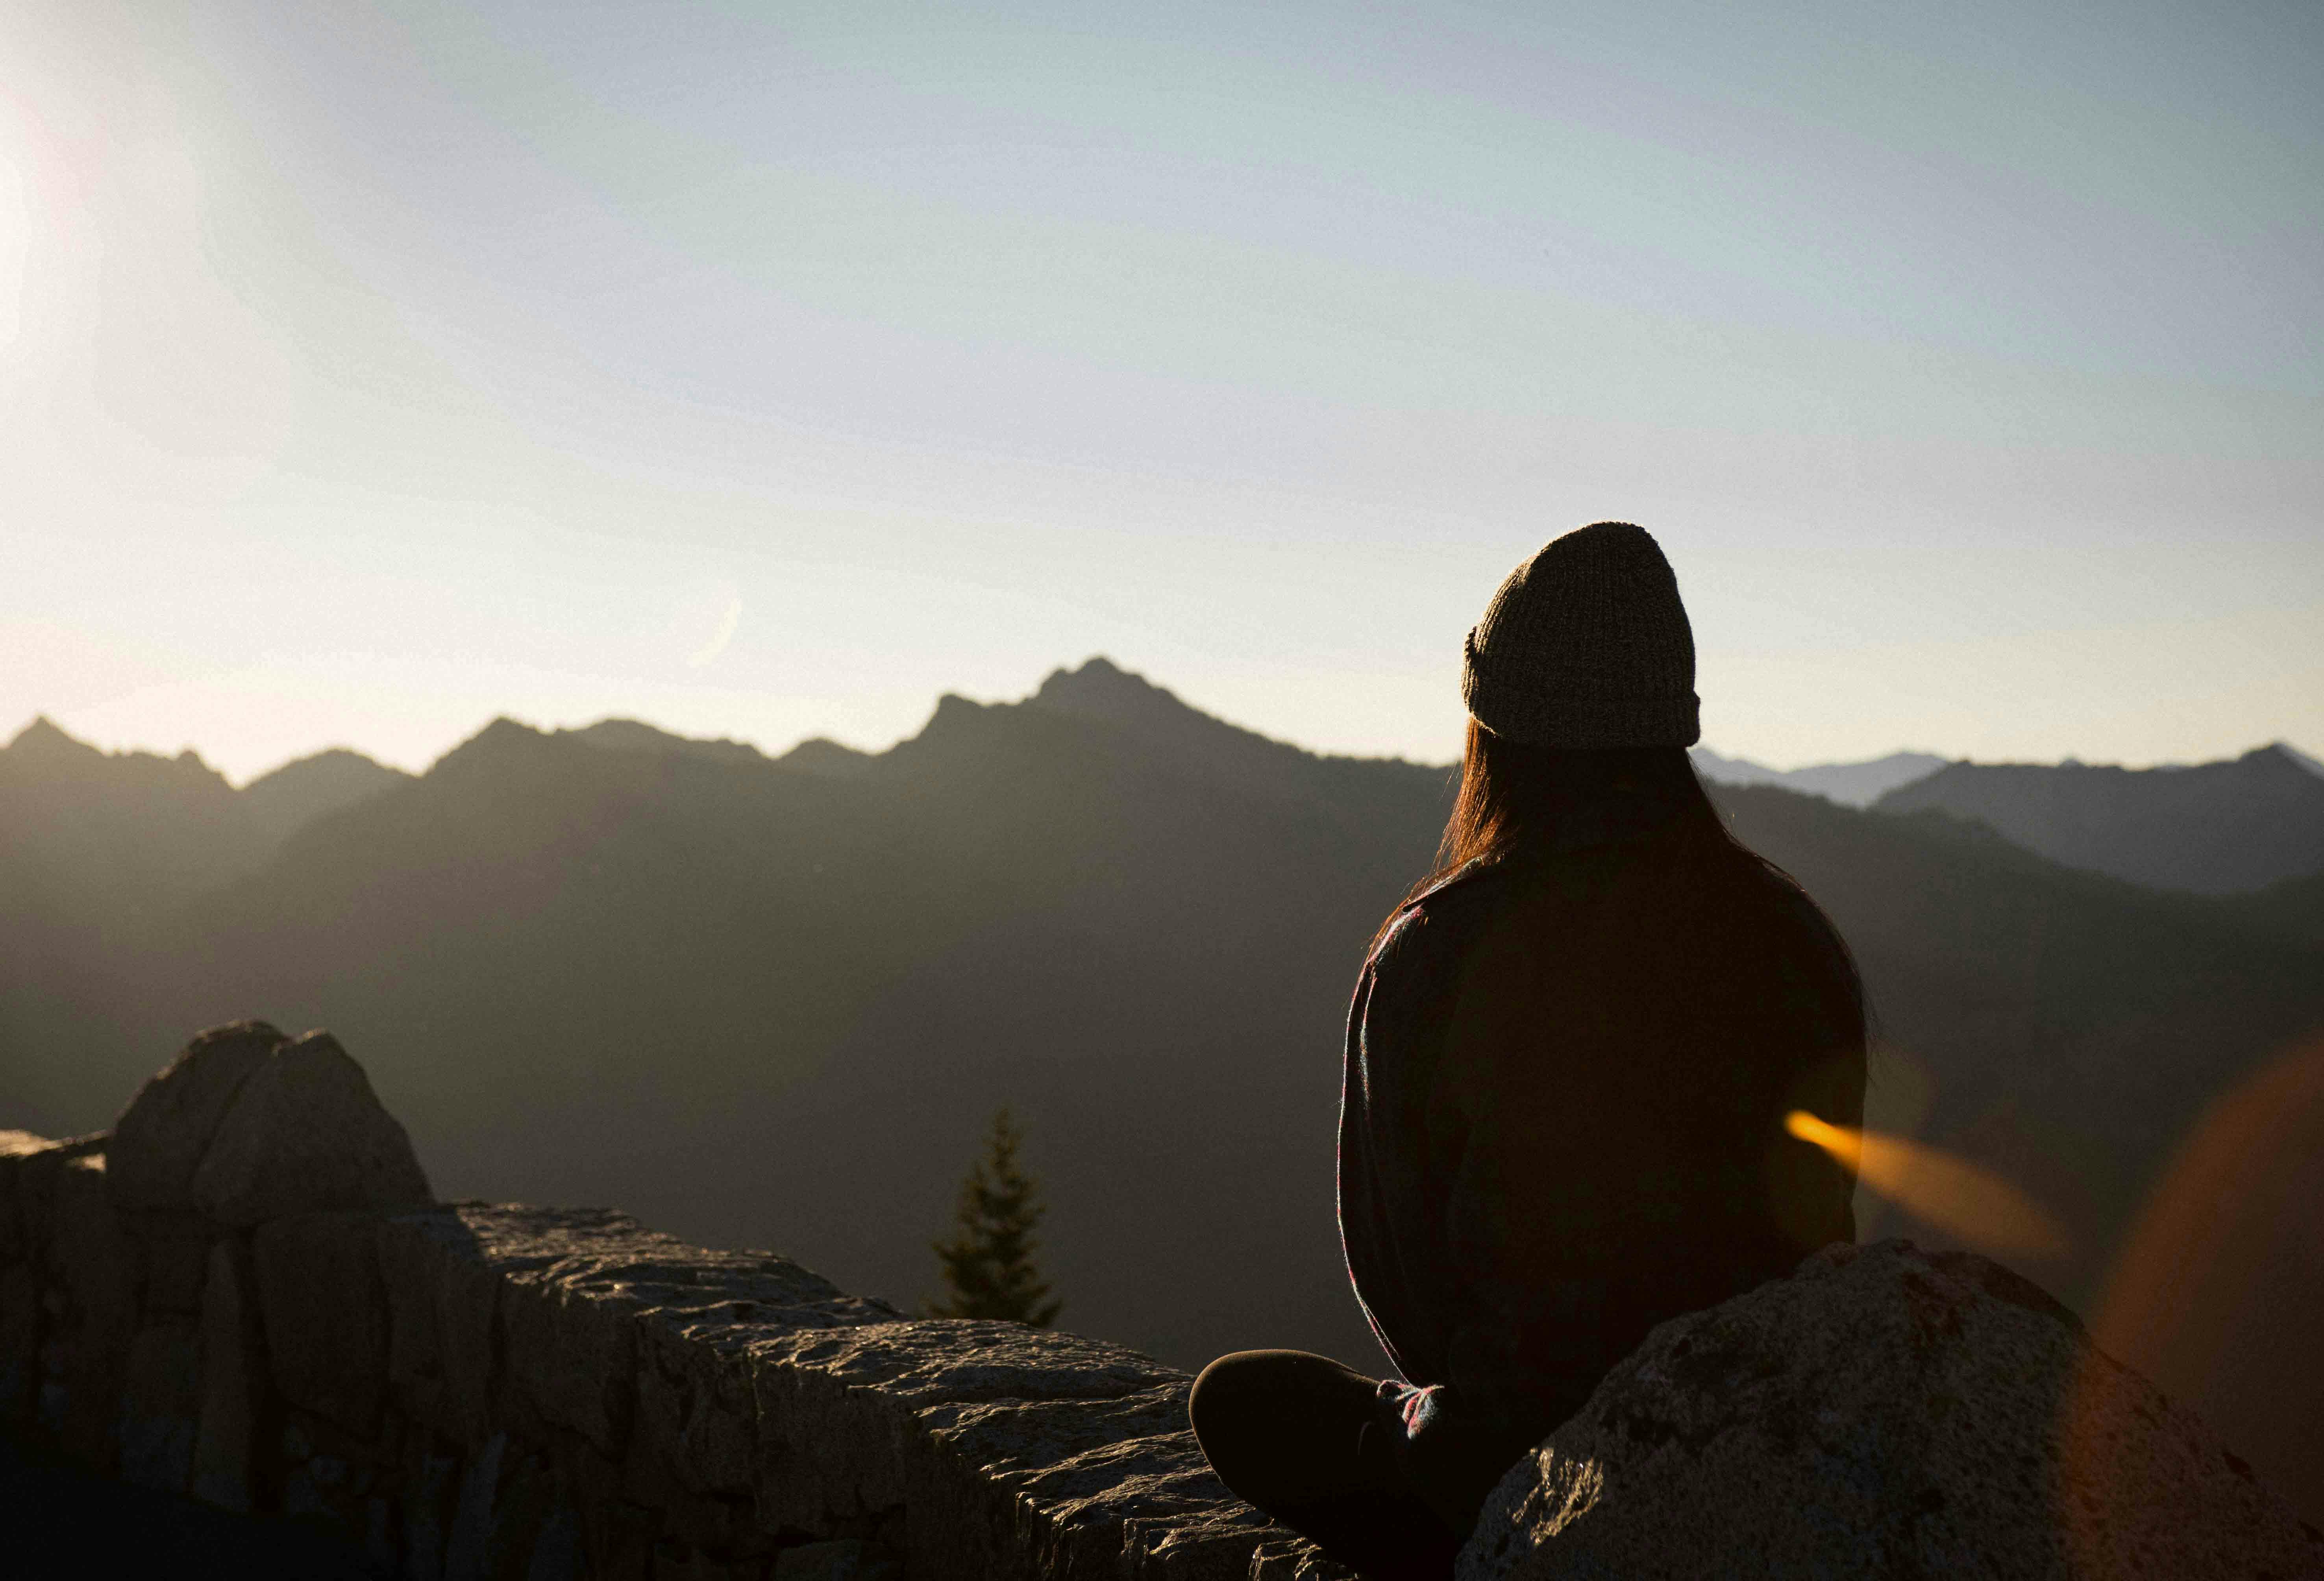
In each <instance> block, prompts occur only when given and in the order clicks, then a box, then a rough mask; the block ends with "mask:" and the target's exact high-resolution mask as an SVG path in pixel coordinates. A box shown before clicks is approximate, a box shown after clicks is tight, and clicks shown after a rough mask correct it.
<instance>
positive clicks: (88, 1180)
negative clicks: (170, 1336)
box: [50, 1151, 136, 1472]
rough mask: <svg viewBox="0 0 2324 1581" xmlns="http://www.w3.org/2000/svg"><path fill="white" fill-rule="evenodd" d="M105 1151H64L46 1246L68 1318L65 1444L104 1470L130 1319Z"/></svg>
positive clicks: (130, 1282)
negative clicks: (51, 1231)
mask: <svg viewBox="0 0 2324 1581" xmlns="http://www.w3.org/2000/svg"><path fill="white" fill-rule="evenodd" d="M105 1174H106V1171H105V1154H103V1153H102V1152H94V1151H92V1152H86V1153H83V1154H81V1155H79V1156H78V1157H76V1158H71V1159H68V1160H65V1161H64V1164H63V1167H62V1168H61V1169H60V1170H58V1172H57V1175H56V1183H55V1197H54V1204H55V1206H54V1208H53V1212H54V1214H55V1216H56V1220H55V1222H56V1231H55V1236H54V1238H53V1240H51V1243H50V1254H51V1258H52V1259H53V1260H54V1262H55V1263H56V1266H57V1269H58V1271H59V1272H60V1274H61V1275H62V1283H63V1285H64V1290H65V1293H66V1296H67V1297H68V1299H69V1316H70V1318H72V1319H74V1321H73V1322H72V1323H71V1326H70V1327H69V1328H68V1329H67V1330H66V1337H65V1344H64V1376H63V1380H62V1383H63V1388H64V1391H65V1394H64V1399H65V1409H64V1412H63V1415H62V1418H61V1419H60V1423H59V1426H58V1431H59V1434H60V1437H61V1438H62V1439H63V1443H64V1449H65V1452H66V1453H67V1454H68V1455H69V1456H72V1457H73V1458H74V1459H76V1460H78V1461H79V1462H80V1463H81V1464H82V1465H87V1466H89V1467H92V1468H94V1469H97V1470H102V1471H106V1472H110V1471H112V1470H113V1469H115V1465H116V1464H117V1461H116V1456H117V1455H118V1452H119V1448H120V1442H119V1436H118V1433H119V1427H120V1389H121V1374H122V1364H123V1363H124V1359H125V1357H126V1353H127V1351H128V1348H129V1338H130V1334H131V1332H132V1329H133V1327H134V1324H135V1319H136V1281H135V1280H134V1277H133V1275H134V1263H133V1262H132V1259H131V1256H130V1249H129V1246H128V1244H127V1241H126V1239H125V1238H124V1235H123V1234H122V1230H121V1216H120V1215H119V1214H118V1213H116V1212H115V1211H114V1207H113V1202H112V1199H111V1197H110V1196H109V1195H108V1193H107V1192H106V1181H105Z"/></svg>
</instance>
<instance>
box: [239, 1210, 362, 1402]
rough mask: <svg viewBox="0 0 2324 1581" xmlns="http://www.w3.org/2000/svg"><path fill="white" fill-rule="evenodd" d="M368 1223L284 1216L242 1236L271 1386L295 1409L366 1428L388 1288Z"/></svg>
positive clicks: (353, 1218)
mask: <svg viewBox="0 0 2324 1581" xmlns="http://www.w3.org/2000/svg"><path fill="white" fill-rule="evenodd" d="M376 1234H377V1230H376V1222H375V1221H374V1220H373V1219H370V1218H368V1217H365V1216H362V1215H357V1214H340V1213H311V1214H292V1215H291V1216H288V1217H285V1218H278V1219H274V1220H272V1221H271V1222H270V1223H268V1224H265V1225H261V1226H260V1227H259V1229H258V1232H257V1233H256V1234H254V1235H253V1236H252V1237H251V1240H250V1253H251V1266H252V1270H253V1272H254V1275H255V1276H256V1280H257V1285H258V1308H259V1312H260V1315H261V1317H262V1318H263V1329H264V1333H265V1336H266V1357H267V1364H268V1367H269V1369H270V1370H271V1372H272V1374H273V1378H274V1385H275V1387H276V1388H278V1389H280V1390H281V1391H282V1397H283V1398H284V1399H285V1400H288V1401H290V1402H291V1404H293V1405H296V1406H298V1407H300V1408H301V1409H302V1410H311V1411H313V1412H315V1413H316V1414H317V1415H318V1416H323V1417H327V1418H329V1419H331V1420H332V1421H335V1422H337V1423H338V1424H339V1425H340V1426H341V1427H343V1428H346V1429H347V1430H348V1431H350V1432H354V1433H361V1434H369V1433H370V1432H371V1431H372V1430H373V1429H374V1428H376V1427H377V1426H378V1422H379V1407H380V1400H381V1397H382V1396H383V1394H384V1393H385V1391H386V1389H387V1320H388V1315H387V1291H386V1290H385V1288H384V1287H383V1285H382V1284H381V1282H380V1276H379V1255H378V1250H377V1245H376Z"/></svg>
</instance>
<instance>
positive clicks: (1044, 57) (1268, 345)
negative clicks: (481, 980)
mask: <svg viewBox="0 0 2324 1581" xmlns="http://www.w3.org/2000/svg"><path fill="white" fill-rule="evenodd" d="M0 45H5V48H6V49H7V51H8V58H9V60H10V62H11V68H12V69H11V72H10V81H9V84H8V87H7V88H6V90H5V95H0V344H5V346H6V347H7V356H5V358H0V423H5V429H0V431H5V432H7V433H9V434H10V435H11V437H12V439H13V440H14V447H13V450H12V454H11V457H10V463H11V464H10V465H9V466H8V467H5V468H0V522H5V523H6V525H5V527H0V567H5V574H0V653H5V657H6V660H7V661H6V662H5V663H0V721H17V722H22V721H27V720H29V719H30V718H31V717H33V716H34V715H35V714H40V713H45V714H47V715H49V716H51V717H53V718H55V719H56V720H57V722H58V723H59V724H60V726H62V727H63V728H65V729H67V730H68V731H69V732H71V733H72V734H74V735H77V736H80V737H82V738H84V739H88V740H90V741H92V742H95V743H97V744H100V745H104V746H106V747H108V748H142V749H146V750H153V751H159V752H163V753H168V754H175V753H176V752H177V751H179V750H180V749H181V748H183V747H185V746H188V745H192V746H195V747H197V748H198V750H199V751H200V752H201V753H202V754H203V755H204V757H205V759H206V760H207V761H208V762H211V763H216V764H218V765H219V766H221V767H222V768H223V769H225V770H226V772H228V773H229V775H230V776H231V777H233V778H235V780H236V781H242V780H246V779H247V778H249V777H250V776H251V775H253V774H254V773H256V772H262V771H263V770H264V769H266V768H271V767H272V766H274V765H276V764H279V763H282V762H284V761H286V760H289V759H291V758H294V757H297V756H300V755H304V754H309V753H311V752H313V751H316V750H319V749H321V748H324V747H326V746H328V745H333V744H346V745H349V746H352V747H354V748H355V749H356V750H359V751H362V752H364V753H366V754H369V755H372V756H374V757H375V758H378V759H380V760H381V761H383V762H387V763H396V764H399V765H402V766H418V765H420V764H423V763H426V762H428V761H429V760H431V759H432V758H433V757H435V756H436V755H438V754H440V753H441V752H443V751H444V750H446V749H447V747H449V746H450V745H451V744H454V743H455V742H456V741H457V740H459V739H462V738H464V737H465V736H466V735H470V734H473V732H474V730H475V728H476V727H478V726H480V725H481V724H482V723H483V722H484V721H485V720H487V719H489V718H491V717H493V716H495V715H499V714H503V713H505V714H510V715H512V716H515V717H523V718H528V719H534V720H539V721H541V722H543V723H545V724H549V725H568V724H577V723H581V722H583V721H585V720H591V719H595V718H600V717H635V718H640V719H643V720H647V721H649V722H652V723H654V724H656V725H658V726H661V727H664V728H668V729H671V730H673V731H676V732H678V733H680V734H685V735H726V736H733V737H736V738H738V739H742V740H746V741H751V742H753V743H755V744H761V746H763V747H766V748H768V749H770V750H779V749H780V748H781V747H782V746H783V745H785V744H788V743H790V742H793V741H796V740H798V739H801V738H804V737H807V736H812V735H827V736H830V737H833V738H835V739H838V740H841V741H844V742H847V743H849V744H855V745H859V746H865V747H878V746H882V745H884V744H887V743H889V742H891V741H893V740H895V739H897V738H898V737H899V736H902V735H908V734H909V733H910V732H911V731H912V730H914V729H917V728H918V723H919V721H920V720H921V719H922V718H923V717H925V716H926V713H927V707H929V705H930V704H931V703H932V701H933V699H934V698H936V696H937V695H938V694H940V693H942V692H944V691H947V690H957V691H960V692H963V693H964V694H966V695H971V696H977V697H986V698H998V697H1016V696H1021V695H1023V694H1024V693H1026V692H1028V691H1029V690H1030V689H1032V687H1033V686H1034V685H1036V684H1037V682H1038V680H1039V679H1040V676H1041V675H1042V674H1043V673H1044V672H1046V670H1047V669H1048V668H1050V667H1051V666H1053V665H1055V664H1056V663H1058V662H1060V661H1063V660H1064V659H1065V656H1068V655H1074V654H1088V653H1093V652H1104V653H1108V654H1111V655H1112V656H1113V657H1114V658H1115V659H1116V660H1117V661H1119V662H1120V663H1122V664H1123V665H1124V666H1126V667H1128V668H1130V669H1132V670H1138V671H1139V672H1141V673H1145V674H1148V675H1151V676H1153V677H1155V678H1157V680H1161V681H1162V682H1163V683H1164V684H1167V685H1169V686H1170V687H1172V688H1173V689H1176V690H1179V691H1180V692H1181V695H1183V696H1185V697H1186V698H1188V699H1189V700H1190V701H1192V702H1194V703H1195V704H1196V705H1197V706H1199V707H1203V708H1204V709H1205V710H1206V711H1211V712H1214V713H1216V714H1218V715H1220V716H1221V717H1226V718H1229V719H1232V720H1234V721H1236V722H1237V723H1240V724H1243V725H1247V726H1250V727H1251V728H1254V729H1258V730H1260V731H1263V732H1265V733H1267V734H1269V735H1277V736H1278V737H1282V738H1285V739H1290V740H1296V741H1298V742H1300V743H1301V744H1306V745H1310V746H1313V747H1314V748H1316V749H1318V750H1323V751H1329V752H1338V753H1353V754H1382V755H1391V754H1394V755H1403V756H1406V757H1408V758H1413V759H1417V760H1421V761H1427V762H1443V761H1447V760H1449V759H1451V758H1452V757H1453V756H1454V755H1455V754H1457V750H1458V744H1459V739H1460V732H1461V729H1462V711H1461V706H1460V698H1459V688H1458V666H1459V655H1460V651H1461V638H1462V633H1463V632H1464V631H1465V630H1466V629H1467V627H1468V625H1469V624H1471V622H1472V621H1473V620H1474V619H1475V618H1476V616H1477V615H1478V614H1479V612H1480V610H1481V608H1482V606H1483V605H1484V602H1485V599H1486V598H1487V596H1489V593H1490V592H1491V590H1492V588H1493V587H1494V586H1495V584H1496V583H1497V582H1498V581H1499V579H1500V578H1501V577H1502V576H1503V575H1504V574H1505V573H1506V572H1507V571H1508V569H1509V568H1510V567H1511V566H1512V565H1514V564H1515V563H1517V561H1518V560H1519V559H1522V558H1523V557H1524V556H1525V555H1526V554H1527V553H1529V552H1530V551H1531V550H1533V549H1535V547H1537V546H1538V545H1539V544H1540V543H1541V542H1542V541H1545V540H1546V539H1547V538H1549V537H1552V536H1554V535H1555V534H1556V533H1558V532H1563V531H1566V530H1568V529H1570V528H1572V527H1573V526H1576V525H1579V524H1581V523H1582V522H1588V521H1591V520H1593V519H1598V518H1602V517H1618V518H1624V519H1629V520H1635V521H1637V522H1642V523H1643V524H1645V525H1646V526H1647V527H1648V528H1649V529H1650V530H1652V531H1653V532H1655V534H1656V535H1657V537H1658V538H1659V539H1660V540H1661V541H1662V542H1663V544H1664V545H1665V549H1666V550H1668V552H1669V554H1670V558H1671V559H1672V561H1673V563H1674V567H1675V568H1676V570H1677V573H1678V577H1679V581H1680V585H1681V587H1682V589H1683V593H1684V595H1685V597H1686V599H1687V602H1688V606H1689V607H1690V609H1691V611H1692V615H1693V619H1694V624H1695V630H1696V635H1697V641H1698V644H1699V647H1700V650H1701V681H1700V683H1699V687H1698V689H1699V690H1700V691H1701V695H1702V698H1703V701H1704V721H1703V722H1704V733H1705V739H1706V741H1707V742H1709V743H1710V744H1712V745H1714V746H1715V747H1716V748H1717V749H1718V750H1719V751H1720V752H1721V753H1722V754H1729V755H1733V756H1739V757H1746V758H1750V759H1753V760H1756V761H1758V762H1761V763H1769V764H1799V763H1812V762H1831V761H1843V762H1844V761H1851V760H1860V759H1865V758H1869V757H1874V756H1877V755H1880V754H1885V753H1886V752H1889V751H1892V750H1895V749H1896V748H1897V747H1899V746H1900V745H1902V744H1912V745H1914V746H1917V747H1919V748H1921V749H1924V750H1927V751H1931V752H1934V753H1938V754H1942V755H1945V756H1948V757H1956V758H1958V757H1973V758H1977V759H1979V760H1983V761H1994V760H2020V761H2037V762H2054V761H2057V760H2060V759H2062V758H2064V757H2068V756H2072V757H2075V758H2079V759H2080V760H2083V761H2086V762H2120V763H2129V764H2144V763H2163V762H2194V761H2201V760H2206V759H2214V758H2218V757H2222V756H2227V755H2231V754H2236V753H2239V752H2241V751H2244V750H2246V749H2247V748H2248V747H2250V746H2251V745H2254V744H2259V743H2263V742H2266V741H2273V740H2277V739H2284V740H2290V741H2292V742H2295V743H2301V744H2304V748H2303V749H2312V748H2316V747H2324V445H2319V437H2324V96H2319V95H2317V94H2316V93H2315V92H2314V91H2313V89H2314V84H2315V82H2316V80H2317V79H2318V78H2319V70H2320V69H2324V16H2319V14H2318V13H2316V12H2315V11H2314V9H2313V8H2301V7H2293V6H2282V5H2277V6H2268V5H2262V6H2256V7H2248V8H2244V9H2241V10H2238V11H2237V12H2236V13H2235V14H2232V15H2220V14H2197V13H2190V12H2187V11H2185V10H2184V9H2183V8H2176V7H2170V6H2165V5H2160V4H2152V3H2144V0H2142V3H2140V4H2134V5H2127V6H2116V7H2110V8H2107V10H2105V11H2104V12H2102V13H2101V12H2098V11H2093V10H2090V9H2088V8H2085V7H2081V6H2079V5H2063V4H2052V5H2037V6H2026V5H2015V4H2005V3H2003V0H1978V4H1974V5H1969V6H1968V7H1965V8H1963V7H1956V8H1953V9H1950V10H1949V11H1947V12H1945V13H1943V14H1933V13H1928V14H1923V13H1895V14H1882V13H1876V12H1867V11H1864V10H1863V9H1861V8H1854V7H1841V6H1839V5H1836V4H1818V5H1811V6H1809V7H1807V8H1805V9H1801V10H1795V11H1793V12H1790V13H1786V14H1784V15H1783V16H1781V17H1771V16H1765V15H1752V14H1748V13H1743V12H1738V11H1736V10H1735V9H1733V8H1730V7H1720V6H1712V5H1701V4H1691V3H1684V4H1683V3H1675V0H1666V3H1664V4H1660V5H1614V4H1611V3H1610V0H1605V3H1599V4H1591V5H1580V6H1576V7H1572V8H1566V9H1563V10H1562V11H1560V12H1559V13H1558V14H1556V15H1555V16H1554V17H1552V16H1545V15H1543V14H1539V13H1538V12H1537V11H1536V10H1535V9H1533V8H1527V7H1520V6H1514V5H1434V6H1430V7H1427V8H1425V9H1424V8H1421V7H1417V6H1403V7H1397V6H1388V7H1376V8H1371V9H1369V10H1366V11H1364V12H1363V13H1361V14H1360V15H1350V14H1344V13H1342V11H1340V10H1338V9H1335V8H1330V7H1325V6H1322V5H1315V4H1313V3H1312V0H1301V3H1298V4H1294V5H1286V6H1282V7H1277V8H1273V9H1270V10H1267V11H1264V12H1254V11H1251V10H1250V9H1249V8H1244V7H1229V6H1219V5H1192V6H1184V7H1178V8H1175V9H1173V10H1170V11H1168V12H1167V13H1157V12H1153V11H1151V10H1139V9H1136V8H1130V7H1106V6H1100V7H1096V8H1092V7H1089V6H1078V7H1074V8H1072V9H1070V10H1068V9H1066V8H1065V7H1060V6H1054V5H1039V4H1011V5H986V6H982V7H979V8H977V9H975V10H973V11H959V12H951V13H946V14H944V15H943V16H941V17H931V16H930V15H929V14H927V13H926V12H925V11H923V10H921V9H919V8H910V7H901V6H890V5H880V4H876V3H874V4H866V5H853V6H848V7H814V6H798V7H787V8H783V9H782V11H781V12H780V13H779V14H775V15H770V14H762V13H760V12H758V11H756V10H754V9H752V8H749V7H744V6H739V5H730V4H723V3H718V0H679V3H676V4H669V5H655V6H646V5H638V4H626V3H613V4H605V5H592V6H589V7H586V8H575V7H571V6H559V5H545V4H541V3H539V0H478V3H475V4H457V3H453V0H350V3H349V4H346V5H335V6H331V7H326V8H313V7H298V6H290V5H281V4H280V3H279V0H217V3H215V4H207V5H191V4H189V3H186V0H154V3H153V4H150V5H138V6H134V7H128V6H103V5H97V6H91V5H73V4H65V3H63V0H25V3H23V4H21V5H14V6H12V7H10V8H9V10H8V14H7V15H6V16H5V19H0Z"/></svg>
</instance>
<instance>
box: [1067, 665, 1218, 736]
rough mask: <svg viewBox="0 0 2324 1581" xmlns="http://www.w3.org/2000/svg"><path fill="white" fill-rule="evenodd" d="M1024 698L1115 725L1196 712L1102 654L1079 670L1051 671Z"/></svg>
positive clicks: (1167, 692) (1175, 695)
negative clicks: (1035, 688)
mask: <svg viewBox="0 0 2324 1581" xmlns="http://www.w3.org/2000/svg"><path fill="white" fill-rule="evenodd" d="M1027 700H1028V702H1031V703H1033V704H1035V705H1036V706H1037V707H1044V708H1049V709H1053V710H1055V711H1056V712H1057V713H1060V714H1072V715H1075V716H1077V717H1081V718H1084V719H1103V720H1106V721H1108V722H1110V723H1112V724H1116V725H1138V724H1150V723H1152V722H1154V721H1155V720H1157V719H1160V718H1163V717H1178V716H1181V715H1185V714H1194V713H1198V712H1199V710H1198V709H1195V708H1194V707H1190V706H1188V705H1187V704H1186V703H1185V701H1184V700H1183V699H1182V698H1179V696H1178V695H1177V694H1176V692H1173V691H1171V690H1170V689H1168V688H1167V687H1159V686H1157V685H1155V684H1154V683H1153V682H1152V681H1150V680H1147V679H1146V678H1145V677H1144V676H1142V675H1139V674H1138V673H1136V672H1135V671H1133V670H1124V669H1122V668H1121V666H1120V665H1119V664H1116V663H1115V662H1114V661H1112V660H1111V659H1108V658H1107V657H1106V656H1105V655H1104V654H1102V653H1098V654H1093V655H1092V656H1091V657H1090V658H1088V659H1085V660H1084V661H1082V663H1081V665H1080V667H1079V668H1078V669H1074V670H1065V669H1062V668H1060V669H1057V670H1051V671H1050V672H1049V674H1048V678H1047V680H1043V681H1042V682H1041V687H1040V689H1039V690H1038V691H1036V692H1035V693H1034V694H1033V695H1032V696H1031V697H1030V698H1028V699H1027Z"/></svg>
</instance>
